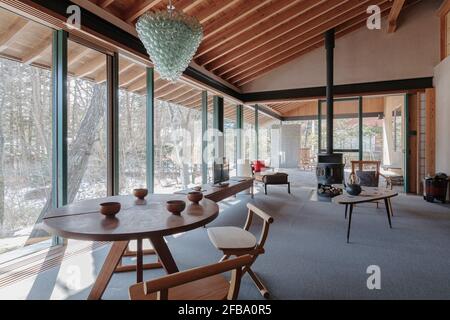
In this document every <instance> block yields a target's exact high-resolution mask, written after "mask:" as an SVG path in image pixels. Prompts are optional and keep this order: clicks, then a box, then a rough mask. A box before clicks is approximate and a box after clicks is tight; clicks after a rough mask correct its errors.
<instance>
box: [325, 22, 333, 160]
mask: <svg viewBox="0 0 450 320" xmlns="http://www.w3.org/2000/svg"><path fill="white" fill-rule="evenodd" d="M334 47H335V30H334V29H331V30H328V31H327V32H326V33H325V48H326V51H327V154H333V152H334V150H333V118H334V114H333V112H334V109H333V105H334Z"/></svg>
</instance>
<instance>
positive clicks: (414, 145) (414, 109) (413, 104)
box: [406, 94, 419, 193]
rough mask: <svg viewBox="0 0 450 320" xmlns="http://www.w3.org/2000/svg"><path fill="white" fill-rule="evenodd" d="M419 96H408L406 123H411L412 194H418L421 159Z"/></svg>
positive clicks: (409, 156)
mask: <svg viewBox="0 0 450 320" xmlns="http://www.w3.org/2000/svg"><path fill="white" fill-rule="evenodd" d="M417 97H418V94H411V95H408V100H409V101H408V107H409V112H408V114H409V117H408V119H406V121H408V122H409V124H408V128H409V130H408V132H407V139H408V140H409V143H408V145H409V150H407V161H408V162H409V164H408V168H409V172H408V175H409V190H408V192H410V193H418V189H417V180H418V176H417V168H418V166H419V165H418V162H419V159H418V157H417V153H418V152H417V149H418V135H417V132H418V130H419V128H418V127H417V117H418V114H419V105H418V103H417V102H418V99H417Z"/></svg>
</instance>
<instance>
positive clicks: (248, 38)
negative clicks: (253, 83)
mask: <svg viewBox="0 0 450 320" xmlns="http://www.w3.org/2000/svg"><path fill="white" fill-rule="evenodd" d="M308 1H309V0H306V1H305V2H301V3H300V4H302V5H303V6H304V8H303V10H301V9H300V7H298V10H301V11H299V13H298V14H296V15H295V16H294V19H289V20H288V21H286V17H284V16H282V17H283V18H285V19H284V20H283V21H280V24H279V25H276V27H275V28H273V27H271V22H272V20H275V19H276V18H274V19H271V20H269V21H267V22H266V23H264V24H261V26H262V28H261V26H259V27H258V28H255V29H250V30H248V31H247V32H245V33H243V34H242V35H241V36H239V37H236V38H234V39H233V40H231V41H228V42H227V43H226V44H223V45H222V46H220V47H219V48H217V49H216V50H212V51H210V53H209V54H207V55H204V56H203V57H201V58H200V59H198V60H197V63H199V64H200V65H203V66H205V68H206V69H208V70H215V69H217V68H218V67H221V66H223V65H224V64H225V63H226V62H227V61H234V60H236V59H240V57H241V56H243V55H244V54H246V53H249V52H251V51H254V50H258V49H260V48H262V49H260V51H261V50H266V51H267V50H270V49H272V48H273V47H274V46H275V47H280V46H282V45H283V43H284V42H287V41H288V40H292V39H295V38H299V37H300V36H302V35H304V34H305V33H306V34H311V36H310V37H312V36H316V35H320V34H323V33H324V32H325V31H326V30H329V29H330V28H334V27H336V26H337V25H339V24H341V23H342V22H343V21H345V19H350V18H352V17H354V16H355V15H358V14H361V12H365V10H366V9H367V3H368V2H369V0H364V1H361V0H349V1H348V2H345V3H344V4H342V1H337V0H330V1H329V2H327V3H326V5H320V6H318V8H314V6H315V5H317V1H312V2H308ZM385 1H387V0H385ZM379 2H380V1H377V3H379ZM337 6H338V9H339V10H332V9H334V8H336V7H337ZM280 16H281V15H280ZM318 16H319V17H318ZM259 28H261V29H259ZM319 29H320V30H319ZM244 37H245V38H244ZM304 38H305V36H303V37H302V38H301V39H302V40H303V41H304V40H307V39H304ZM297 40H298V41H300V40H299V39H297ZM292 41H293V40H292ZM292 41H291V42H292ZM298 41H297V43H298ZM283 47H284V46H283ZM259 53H260V52H259Z"/></svg>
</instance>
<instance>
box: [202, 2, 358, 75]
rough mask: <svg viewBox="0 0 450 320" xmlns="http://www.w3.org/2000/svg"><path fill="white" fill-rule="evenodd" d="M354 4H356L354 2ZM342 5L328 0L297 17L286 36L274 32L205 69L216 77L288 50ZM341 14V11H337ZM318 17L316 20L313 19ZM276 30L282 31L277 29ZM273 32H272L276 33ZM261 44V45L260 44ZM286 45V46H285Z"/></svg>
mask: <svg viewBox="0 0 450 320" xmlns="http://www.w3.org/2000/svg"><path fill="white" fill-rule="evenodd" d="M355 3H356V2H355ZM341 4H342V0H330V1H329V2H327V3H325V4H322V5H319V6H317V7H314V8H312V9H311V10H308V11H306V12H304V13H303V14H301V15H299V16H298V18H297V19H296V21H297V20H298V21H299V23H297V26H296V27H295V28H294V29H292V30H291V31H289V32H287V33H286V34H280V36H276V35H275V34H276V33H275V32H274V33H273V36H272V37H271V39H270V40H269V41H266V42H265V43H263V41H265V40H264V39H261V40H259V41H258V40H256V41H255V42H257V43H259V44H260V45H259V46H256V47H253V46H251V47H250V46H245V47H243V48H241V49H237V50H236V51H233V52H230V53H229V54H226V55H224V56H223V57H221V58H219V59H217V60H216V61H213V62H211V63H210V64H209V65H208V66H207V67H208V69H209V70H216V69H219V70H217V72H215V73H216V74H218V75H221V74H224V73H225V72H229V71H232V70H233V69H235V68H237V67H239V66H240V65H242V64H244V63H246V62H247V61H249V60H253V59H256V58H257V57H259V56H261V55H262V54H264V53H266V52H267V51H270V50H275V49H276V48H279V47H280V48H285V49H286V50H287V49H289V46H288V44H289V42H290V43H291V46H292V44H293V45H296V44H298V43H299V41H298V40H297V38H298V37H299V36H301V35H302V34H304V33H306V32H307V31H308V30H312V29H314V28H316V27H317V26H319V25H320V22H321V21H324V22H326V21H327V20H329V19H331V18H332V17H333V16H336V14H335V12H334V11H329V10H331V9H334V8H336V7H337V6H340V5H341ZM339 9H340V10H342V14H343V13H345V11H344V10H345V9H346V8H340V7H339ZM339 12H341V11H339ZM317 15H318V16H319V17H318V19H317V20H316V19H315V18H314V17H316V16H317ZM278 29H282V28H281V27H280V28H277V30H278ZM277 30H274V31H277ZM261 43H263V44H261ZM285 44H286V45H285Z"/></svg>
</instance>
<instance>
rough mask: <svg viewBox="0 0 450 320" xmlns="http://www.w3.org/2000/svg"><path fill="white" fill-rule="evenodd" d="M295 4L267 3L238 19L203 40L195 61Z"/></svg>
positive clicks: (286, 1) (289, 0)
mask: <svg viewBox="0 0 450 320" xmlns="http://www.w3.org/2000/svg"><path fill="white" fill-rule="evenodd" d="M306 1H311V0H306ZM296 3H299V0H294V1H292V0H277V1H271V2H268V3H267V4H266V5H265V6H263V7H261V8H259V10H257V11H255V12H254V13H253V14H251V15H249V16H247V17H246V18H243V19H239V20H238V21H236V23H234V24H232V25H231V26H229V27H228V28H226V29H225V30H223V31H222V32H220V34H218V35H215V36H214V37H209V38H205V39H204V40H203V42H202V44H200V47H199V49H198V50H197V54H196V56H195V59H197V60H198V61H199V62H198V63H199V64H201V61H202V60H201V57H202V56H203V55H205V54H207V53H208V52H210V51H211V50H213V49H215V48H217V47H219V46H220V45H221V44H222V43H224V42H225V41H228V40H229V39H232V38H235V37H237V36H238V35H240V34H242V33H244V32H246V31H247V30H250V29H252V28H254V27H255V26H259V25H260V24H261V23H264V22H266V24H267V21H269V19H270V21H272V19H271V18H272V17H273V16H276V15H277V14H279V13H280V12H282V11H284V10H286V9H287V8H288V7H289V6H292V5H294V4H296Z"/></svg>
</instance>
